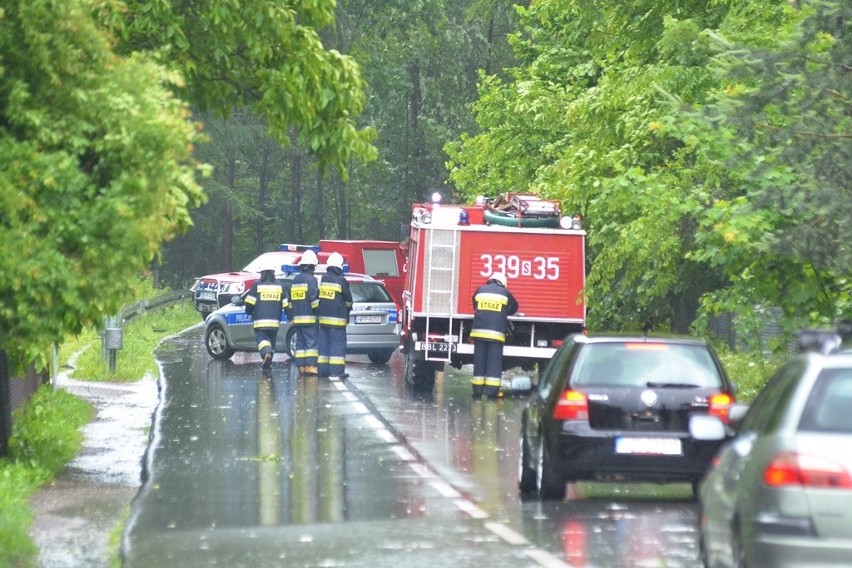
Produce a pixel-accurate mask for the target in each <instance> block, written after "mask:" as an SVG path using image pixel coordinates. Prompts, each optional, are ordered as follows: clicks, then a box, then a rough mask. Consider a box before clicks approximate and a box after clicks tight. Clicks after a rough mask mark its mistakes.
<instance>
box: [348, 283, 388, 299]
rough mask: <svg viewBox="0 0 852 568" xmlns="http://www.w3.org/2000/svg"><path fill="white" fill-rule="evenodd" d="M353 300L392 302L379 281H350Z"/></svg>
mask: <svg viewBox="0 0 852 568" xmlns="http://www.w3.org/2000/svg"><path fill="white" fill-rule="evenodd" d="M349 291H350V292H352V301H353V302H393V300H391V297H390V295H389V294H388V292H387V290H385V287H384V286H383V285H382V284H380V283H379V282H351V283H350V284H349Z"/></svg>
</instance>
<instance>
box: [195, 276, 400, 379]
mask: <svg viewBox="0 0 852 568" xmlns="http://www.w3.org/2000/svg"><path fill="white" fill-rule="evenodd" d="M285 268H286V267H285ZM295 268H296V269H297V268H298V267H295ZM320 268H321V270H319V271H317V272H316V277H317V279H318V280H319V279H320V278H321V277H322V275H323V274H325V269H324V267H322V265H320ZM294 276H295V273H291V274H286V275H285V276H284V277H283V278H280V279H279V281H280V282H281V283H282V284H283V285H284V289H285V293H289V289H290V286H291V285H292V281H293V277H294ZM345 277H346V280H347V281H348V282H349V288H350V291H351V292H352V301H353V306H352V311H351V312H350V314H349V325H348V326H346V353H347V354H350V355H355V354H362V355H367V357H369V359H370V361H371V362H373V363H375V364H378V365H383V364H385V363H387V362H388V361H389V360H390V358H391V355H393V352H394V351H395V350H396V349H397V348H398V347H399V335H400V323H399V322H400V317H399V307H398V306H397V305H396V303H394V301H393V300H392V299H391V296H390V294H389V293H388V291H387V288H385V286H384V284H383V283H382V282H381V281H379V280H376V279H374V278H372V277H371V276H368V275H366V274H355V273H346V274H345ZM244 295H245V293H243V294H242V295H239V296H234V297H233V298H232V301H231V303H229V304H227V305H225V306H223V307H221V308H219V309H217V310H215V311H213V312H212V313H211V314H210V315H208V316H207V317H206V318H205V320H204V345H205V347H206V348H207V352H208V353H209V354H210V356H211V357H213V358H214V359H219V360H224V359H230V358H231V356H233V354H234V353H236V352H237V351H247V352H257V343H256V341H255V337H254V329H253V328H252V320H251V316H249V315H248V314H246V311H245V303H244V301H243V297H244ZM295 350H296V334H295V329H294V328H293V326H292V325H291V323H290V321H289V320H288V319H287V315H286V314H282V315H281V328H280V329H279V330H278V341H277V342H276V345H275V351H276V352H279V353H286V354H287V355H289V356H290V357H291V358H292V357H293V353H294V352H295Z"/></svg>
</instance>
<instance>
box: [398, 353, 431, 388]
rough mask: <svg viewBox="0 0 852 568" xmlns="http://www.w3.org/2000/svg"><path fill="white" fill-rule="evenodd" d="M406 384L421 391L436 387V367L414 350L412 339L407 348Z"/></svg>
mask: <svg viewBox="0 0 852 568" xmlns="http://www.w3.org/2000/svg"><path fill="white" fill-rule="evenodd" d="M405 384H407V385H408V386H410V387H411V388H412V389H414V390H415V391H420V392H424V391H425V392H430V391H431V390H432V389H433V388H434V387H435V369H434V368H433V367H432V365H430V364H429V362H428V361H426V360H425V359H424V358H423V355H422V354H420V353H417V352H416V351H414V342H413V341H412V340H409V345H408V349H406V350H405Z"/></svg>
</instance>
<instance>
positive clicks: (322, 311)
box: [317, 252, 352, 380]
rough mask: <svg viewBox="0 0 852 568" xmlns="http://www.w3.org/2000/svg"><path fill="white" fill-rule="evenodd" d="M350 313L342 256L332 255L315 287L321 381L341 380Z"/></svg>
mask: <svg viewBox="0 0 852 568" xmlns="http://www.w3.org/2000/svg"><path fill="white" fill-rule="evenodd" d="M351 310H352V293H351V292H350V291H349V282H347V281H346V278H344V277H343V256H341V255H340V253H337V252H333V253H331V254H330V255H329V257H328V268H326V272H325V274H323V276H322V279H321V280H320V284H319V310H318V311H317V313H318V315H319V357H318V358H317V363H318V365H317V367H318V369H319V374H320V376H321V377H328V378H330V379H332V380H336V379H340V378H343V377H344V376H345V373H344V365H345V362H346V325H347V324H348V323H349V312H350V311H351Z"/></svg>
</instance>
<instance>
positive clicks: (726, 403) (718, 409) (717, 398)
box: [707, 392, 734, 424]
mask: <svg viewBox="0 0 852 568" xmlns="http://www.w3.org/2000/svg"><path fill="white" fill-rule="evenodd" d="M707 403H708V405H709V411H708V412H709V414H710V416H717V417H719V419H720V420H721V421H722V422H724V423H726V424H727V422H728V411H729V410H730V409H731V405H732V404H733V403H734V397H732V396H731V395H729V394H728V393H724V392H719V393H716V394H714V395H711V396H709V397H707Z"/></svg>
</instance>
